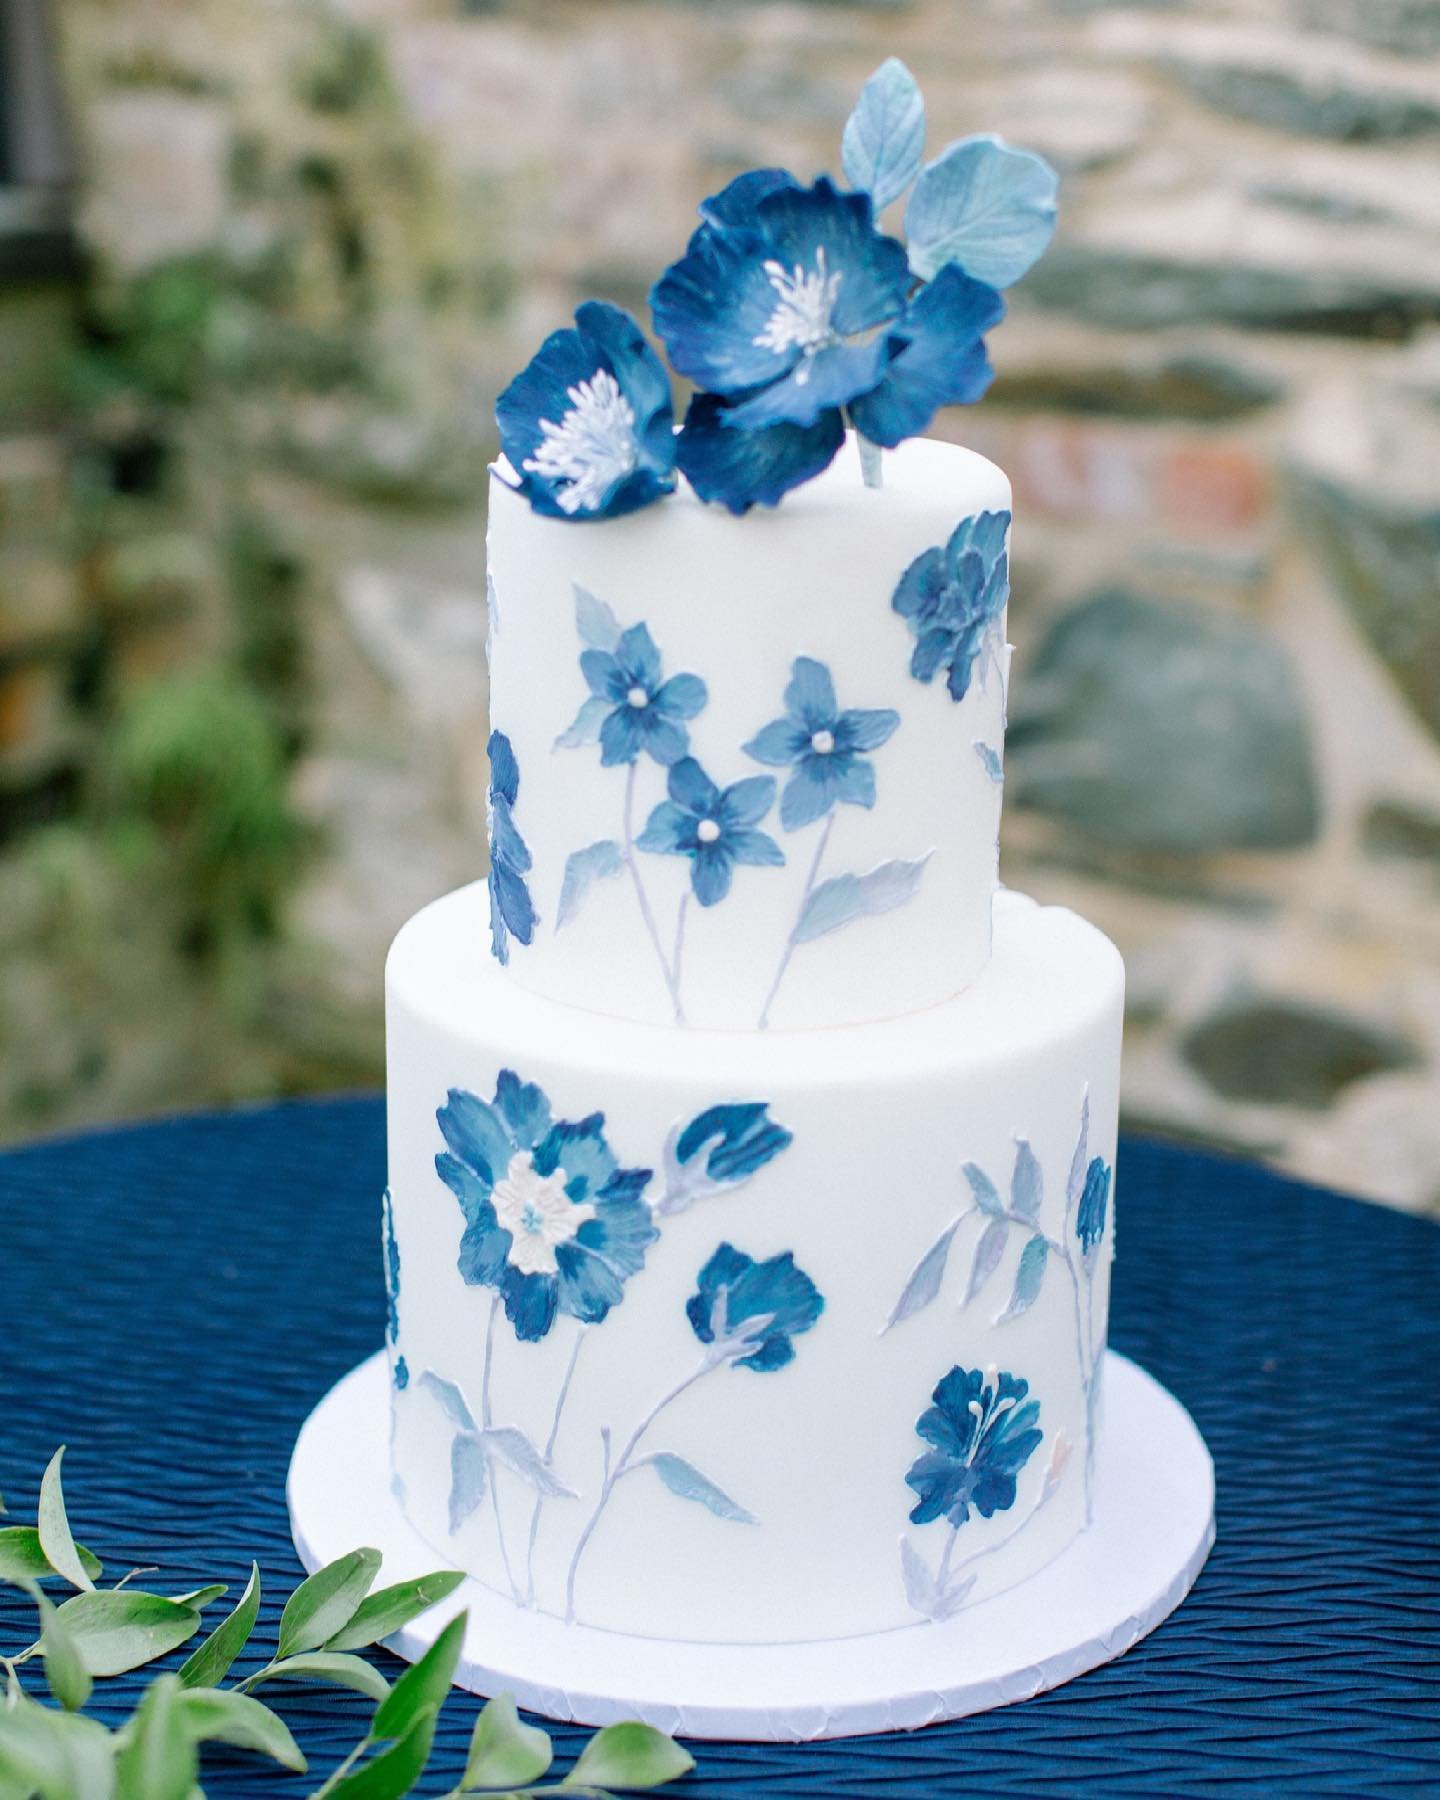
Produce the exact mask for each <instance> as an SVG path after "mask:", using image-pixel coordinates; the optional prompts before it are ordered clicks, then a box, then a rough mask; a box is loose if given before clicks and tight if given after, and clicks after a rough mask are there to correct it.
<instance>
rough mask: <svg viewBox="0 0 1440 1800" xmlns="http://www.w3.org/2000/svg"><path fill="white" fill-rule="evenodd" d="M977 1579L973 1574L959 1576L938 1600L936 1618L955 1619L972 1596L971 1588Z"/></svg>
mask: <svg viewBox="0 0 1440 1800" xmlns="http://www.w3.org/2000/svg"><path fill="white" fill-rule="evenodd" d="M975 1580H976V1578H975V1576H973V1575H959V1576H957V1577H956V1578H955V1580H954V1581H952V1582H951V1583H950V1585H949V1587H947V1588H946V1589H945V1591H944V1593H943V1594H941V1595H940V1598H939V1600H938V1601H937V1602H936V1607H935V1614H934V1616H935V1618H936V1619H937V1620H940V1619H953V1618H954V1617H955V1615H956V1613H958V1612H959V1611H960V1608H961V1607H962V1606H964V1604H965V1602H966V1601H967V1600H968V1599H969V1598H970V1590H971V1588H973V1587H974V1585H975Z"/></svg>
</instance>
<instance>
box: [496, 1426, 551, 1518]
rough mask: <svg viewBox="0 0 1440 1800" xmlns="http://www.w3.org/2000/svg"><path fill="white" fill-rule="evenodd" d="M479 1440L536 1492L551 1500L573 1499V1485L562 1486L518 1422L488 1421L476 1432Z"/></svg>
mask: <svg viewBox="0 0 1440 1800" xmlns="http://www.w3.org/2000/svg"><path fill="white" fill-rule="evenodd" d="M480 1442H481V1444H482V1445H483V1446H484V1447H485V1449H486V1450H488V1451H489V1452H490V1454H491V1455H492V1456H495V1457H497V1458H498V1459H499V1460H500V1461H501V1462H502V1463H504V1465H505V1467H506V1468H507V1469H513V1470H514V1472H515V1473H516V1474H517V1475H518V1476H519V1477H520V1479H521V1480H522V1481H528V1482H529V1483H530V1485H531V1487H533V1488H534V1489H535V1491H536V1493H537V1494H545V1495H547V1496H549V1497H550V1498H551V1499H555V1500H573V1499H574V1498H575V1490H574V1488H569V1487H566V1485H565V1483H564V1482H563V1481H561V1480H560V1479H559V1477H558V1476H556V1475H555V1474H554V1473H553V1472H552V1470H551V1469H550V1467H549V1466H548V1464H547V1463H546V1461H545V1458H544V1457H543V1456H542V1455H541V1454H540V1452H539V1451H538V1450H537V1449H536V1448H535V1446H534V1445H533V1444H532V1443H531V1442H530V1440H529V1438H528V1437H526V1435H525V1433H524V1432H523V1431H522V1430H521V1429H520V1427H519V1426H518V1425H492V1426H491V1427H490V1428H489V1429H488V1430H486V1431H482V1432H481V1433H480Z"/></svg>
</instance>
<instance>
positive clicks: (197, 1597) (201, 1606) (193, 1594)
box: [169, 1581, 230, 1612]
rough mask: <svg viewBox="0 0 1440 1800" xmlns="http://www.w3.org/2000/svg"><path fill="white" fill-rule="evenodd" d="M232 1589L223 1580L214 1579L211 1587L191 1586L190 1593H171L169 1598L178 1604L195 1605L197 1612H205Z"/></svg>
mask: <svg viewBox="0 0 1440 1800" xmlns="http://www.w3.org/2000/svg"><path fill="white" fill-rule="evenodd" d="M229 1592H230V1589H229V1588H228V1587H227V1586H226V1584H225V1583H224V1582H223V1581H212V1582H211V1583H210V1585H209V1587H201V1588H191V1590H190V1592H189V1593H188V1594H171V1595H170V1596H169V1598H170V1599H171V1600H173V1601H174V1602H175V1604H176V1605H177V1606H193V1607H194V1608H195V1610H196V1612H203V1611H204V1610H205V1608H206V1607H207V1606H210V1605H211V1604H212V1603H213V1602H214V1601H216V1600H223V1599H224V1598H225V1596H226V1595H227V1594H228V1593H229Z"/></svg>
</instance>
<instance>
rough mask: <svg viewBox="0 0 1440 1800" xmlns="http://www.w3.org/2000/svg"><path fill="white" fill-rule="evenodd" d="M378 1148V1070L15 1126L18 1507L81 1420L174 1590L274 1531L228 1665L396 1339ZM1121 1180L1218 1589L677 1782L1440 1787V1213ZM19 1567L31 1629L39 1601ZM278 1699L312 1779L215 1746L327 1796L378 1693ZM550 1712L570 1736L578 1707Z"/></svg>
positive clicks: (756, 1794) (1067, 1788)
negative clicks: (873, 1726)
mask: <svg viewBox="0 0 1440 1800" xmlns="http://www.w3.org/2000/svg"><path fill="white" fill-rule="evenodd" d="M383 1179H384V1121H383V1116H382V1109H381V1105H380V1103H379V1101H378V1100H374V1099H353V1100H339V1101H333V1102H323V1103H305V1104H295V1105H290V1106H283V1107H276V1108H268V1109H265V1110H262V1111H252V1112H237V1113H230V1114H226V1115H223V1116H218V1117H200V1118H191V1119H180V1120H175V1121H169V1122H165V1123H162V1124H157V1125H150V1126H142V1127H137V1128H133V1129H125V1130H118V1131H113V1132H107V1133H101V1134H96V1135H93V1136H88V1137H83V1138H77V1139H71V1140H69V1141H66V1142H58V1143H50V1144H40V1145H35V1146H30V1147H26V1148H22V1149H19V1150H16V1151H12V1152H10V1153H8V1154H6V1155H3V1156H0V1230H3V1249H0V1258H3V1261H0V1269H3V1297H4V1321H3V1328H0V1408H3V1410H0V1491H3V1493H4V1494H5V1496H6V1499H7V1501H8V1502H9V1504H10V1508H11V1517H12V1519H13V1520H26V1519H33V1517H34V1510H33V1508H34V1501H35V1494H36V1490H37V1487H38V1483H39V1477H40V1473H41V1471H42V1469H43V1468H44V1465H45V1463H46V1461H47V1460H48V1458H49V1456H50V1453H51V1451H52V1450H53V1449H54V1447H55V1446H56V1444H58V1443H60V1442H62V1441H63V1442H67V1443H68V1444H69V1446H70V1448H69V1451H68V1453H67V1456H66V1464H65V1480H66V1491H67V1496H68V1499H69V1504H70V1512H71V1518H72V1522H73V1524H74V1527H75V1531H76V1534H77V1536H79V1537H80V1538H81V1540H82V1541H83V1542H86V1543H88V1544H89V1545H90V1546H91V1547H92V1548H94V1549H95V1550H96V1551H97V1552H98V1553H99V1554H100V1555H101V1556H103V1557H104V1558H105V1561H106V1564H107V1578H110V1577H115V1576H118V1574H119V1573H120V1572H121V1571H123V1570H124V1569H125V1568H126V1567H128V1566H130V1565H131V1564H141V1563H144V1564H150V1563H158V1564H159V1565H161V1570H162V1573H161V1574H160V1575H157V1576H152V1577H150V1578H148V1579H149V1581H150V1584H151V1585H153V1586H155V1587H157V1588H159V1589H160V1590H161V1591H162V1592H178V1591H180V1590H181V1589H182V1588H186V1587H190V1586H192V1585H197V1584H199V1583H200V1582H202V1581H208V1580H212V1579H213V1580H228V1581H229V1582H231V1583H232V1594H231V1597H230V1600H228V1601H226V1602H224V1603H222V1605H229V1604H231V1603H233V1600H234V1598H235V1596H236V1595H237V1594H238V1592H239V1589H240V1588H241V1587H242V1586H243V1584H244V1581H245V1576H246V1573H247V1571H248V1568H249V1563H250V1558H251V1556H252V1555H253V1556H256V1557H257V1558H258V1559H259V1562H260V1565H261V1571H262V1576H263V1580H264V1582H265V1585H266V1602H267V1603H266V1606H265V1609H264V1612H263V1613H262V1616H261V1621H260V1624H259V1626H258V1627H257V1631H256V1634H255V1637H254V1639H253V1640H252V1649H251V1652H250V1653H248V1654H247V1656H246V1658H245V1659H244V1660H243V1661H242V1662H241V1663H240V1664H239V1665H237V1671H236V1672H237V1673H242V1672H244V1670H245V1669H246V1668H248V1667H251V1666H255V1665H256V1664H257V1663H258V1661H259V1660H260V1658H261V1656H262V1655H263V1654H266V1653H268V1650H269V1649H270V1647H271V1646H273V1643H274V1638H275V1630H276V1626H277V1623H278V1616H279V1604H278V1603H279V1601H280V1600H281V1599H282V1598H283V1596H284V1595H285V1594H286V1593H288V1592H289V1590H290V1588H291V1586H292V1585H293V1584H294V1583H295V1582H296V1581H297V1580H298V1579H299V1578H300V1575H301V1573H302V1571H301V1570H300V1567H299V1564H298V1562H297V1560H296V1557H295V1554H294V1551H293V1549H292V1548H291V1545H290V1539H289V1534H288V1528H287V1521H286V1514H285V1496H284V1483H285V1471H286V1467H287V1464H288V1461H289V1456H290V1450H291V1446H292V1445H293V1443H294V1440H295V1436H296V1433H297V1432H298V1431H299V1428H300V1425H301V1423H302V1421H303V1420H304V1418H305V1416H306V1414H307V1413H308V1412H309V1411H310V1409H311V1407H312V1406H313V1405H314V1403H315V1401H316V1400H317V1399H318V1398H319V1397H320V1396H321V1395H322V1394H323V1393H324V1392H325V1390H326V1389H327V1388H328V1387H329V1386H330V1385H331V1383H332V1382H334V1381H335V1380H336V1379H337V1378H338V1377H339V1376H341V1375H342V1374H344V1373H345V1371H346V1370H347V1369H349V1368H351V1367H352V1366H353V1365H354V1364H355V1363H357V1362H358V1361H360V1360H361V1358H363V1357H364V1356H366V1355H367V1354H368V1353H369V1352H370V1351H372V1350H374V1349H375V1348H376V1347H377V1346H378V1344H379V1342H380V1339H381V1333H382V1327H383V1310H384V1301H383V1288H382V1282H381V1270H380V1252H379V1194H380V1189H381V1186H382V1184H383ZM1118 1191H1119V1229H1120V1260H1119V1263H1118V1266H1117V1271H1116V1293H1115V1306H1114V1315H1113V1321H1112V1333H1111V1338H1112V1342H1113V1343H1114V1345H1115V1346H1116V1348H1117V1349H1120V1350H1122V1351H1124V1352H1125V1353H1126V1354H1127V1355H1129V1356H1132V1357H1135V1358H1136V1359H1137V1360H1138V1361H1139V1362H1141V1363H1142V1364H1143V1365H1144V1366H1145V1367H1146V1368H1147V1369H1149V1370H1151V1371H1152V1372H1153V1373H1154V1374H1155V1375H1156V1376H1158V1377H1159V1379H1160V1380H1161V1381H1163V1382H1164V1383H1165V1384H1166V1385H1167V1386H1168V1387H1169V1388H1171V1389H1172V1391H1173V1392H1174V1393H1175V1394H1177V1395H1178V1396H1179V1398H1180V1399H1181V1400H1182V1401H1183V1402H1184V1403H1185V1405H1186V1406H1188V1407H1189V1409H1190V1411H1191V1413H1192V1414H1193V1415H1194V1417H1195V1420H1196V1422H1197V1423H1198V1424H1199V1426H1200V1429H1201V1430H1202V1431H1203V1432H1204V1434H1205V1437H1206V1439H1207V1440H1208V1442H1209V1444H1210V1447H1211V1450H1212V1451H1213V1453H1214V1456H1215V1461H1216V1466H1217V1476H1218V1484H1219V1503H1218V1505H1219V1539H1218V1542H1217V1545H1216V1548H1215V1550H1214V1553H1213V1554H1212V1556H1211V1558H1210V1562H1209V1564H1208V1565H1207V1567H1206V1569H1205V1572H1204V1573H1203V1574H1202V1576H1201V1578H1200V1582H1199V1585H1198V1586H1197V1587H1196V1589H1195V1591H1194V1593H1193V1594H1192V1595H1191V1597H1190V1598H1189V1599H1188V1600H1187V1601H1186V1602H1185V1603H1184V1605H1183V1606H1182V1607H1181V1608H1180V1610H1179V1612H1178V1613H1177V1614H1176V1615H1175V1616H1174V1617H1173V1618H1172V1619H1170V1620H1169V1621H1168V1623H1166V1624H1165V1625H1162V1626H1161V1627H1160V1629H1159V1630H1158V1631H1157V1632H1156V1633H1155V1634H1154V1636H1152V1637H1150V1638H1148V1639H1146V1641H1145V1642H1144V1643H1142V1644H1141V1645H1140V1646H1139V1647H1138V1648H1137V1649H1135V1650H1133V1651H1132V1652H1131V1653H1130V1654H1129V1655H1128V1656H1126V1657H1123V1658H1122V1659H1121V1660H1120V1661H1119V1662H1117V1663H1112V1664H1111V1665H1109V1666H1108V1667H1106V1668H1103V1669H1097V1670H1096V1671H1094V1672H1093V1673H1092V1674H1089V1675H1086V1676H1084V1677H1082V1678H1081V1679H1080V1680H1078V1681H1075V1682H1072V1683H1071V1684H1070V1685H1069V1686H1067V1687H1064V1688H1061V1689H1059V1690H1058V1691H1057V1692H1055V1693H1052V1694H1045V1695H1042V1696H1041V1697H1040V1698H1038V1699H1035V1700H1031V1701H1027V1702H1026V1703H1024V1704H1023V1705H1020V1706H1012V1707H1008V1708H1005V1709H1004V1710H1002V1711H1000V1712H994V1713H989V1714H986V1715H984V1716H982V1717H979V1718H974V1719H966V1720H962V1721H959V1722H958V1723H956V1724H953V1725H943V1726H935V1727H932V1728H931V1729H929V1730H926V1731H923V1732H918V1733H914V1734H911V1735H907V1736H897V1737H884V1738H868V1739H860V1740H851V1741H844V1742H835V1743H827V1744H821V1745H815V1746H811V1747H807V1748H802V1749H795V1748H790V1747H767V1746H754V1745H736V1746H727V1745H701V1746H697V1754H698V1756H699V1768H698V1770H697V1771H696V1773H695V1775H694V1776H692V1777H691V1778H690V1780H689V1781H688V1782H686V1783H683V1784H681V1785H680V1786H679V1787H678V1788H676V1789H675V1790H673V1791H674V1792H675V1793H676V1794H677V1796H679V1795H682V1794H689V1795H695V1796H704V1797H706V1800H741V1796H744V1797H745V1800H780V1797H781V1796H787V1797H792V1796H801V1795H805V1796H818V1795H845V1796H867V1795H875V1796H885V1797H887V1800H888V1797H892V1796H893V1797H895V1800H898V1797H899V1796H902V1795H904V1796H937V1797H942V1796H943V1797H949V1796H954V1797H956V1800H960V1797H961V1796H964V1797H965V1800H975V1797H976V1796H984V1795H1015V1796H1024V1797H1025V1800H1037V1797H1038V1796H1048V1795H1067V1796H1068V1795H1082V1796H1104V1797H1105V1800H1117V1797H1120V1796H1126V1795H1138V1794H1144V1795H1164V1796H1167V1800H1187V1797H1189V1796H1213V1795H1220V1794H1224V1795H1227V1796H1228V1795H1260V1794H1264V1795H1296V1796H1299V1795H1305V1796H1309V1795H1320V1794H1345V1795H1354V1796H1364V1797H1365V1800H1385V1797H1386V1796H1389V1795H1392V1794H1419V1793H1422V1792H1424V1793H1430V1794H1434V1793H1436V1792H1440V1229H1437V1228H1436V1227H1435V1226H1434V1225H1432V1224H1428V1223H1425V1222H1423V1221H1419V1220H1415V1219H1409V1218H1405V1217H1402V1216H1400V1215H1398V1214H1395V1213H1391V1212H1386V1211H1383V1210H1381V1209H1380V1208H1377V1207H1368V1206H1364V1205H1362V1204H1360V1203H1358V1202H1356V1201H1352V1200H1347V1199H1343V1198H1340V1197H1339V1196H1336V1195H1332V1194H1326V1193H1320V1192H1316V1191H1314V1190H1312V1189H1306V1188H1302V1187H1300V1186H1298V1185H1296V1184H1294V1183H1292V1182H1288V1181H1285V1180H1283V1179H1281V1178H1280V1177H1278V1176H1275V1175H1271V1174H1267V1173H1263V1172H1262V1171H1260V1170H1258V1169H1255V1168H1252V1167H1249V1166H1248V1165H1245V1164H1242V1163H1236V1162H1228V1161H1225V1160H1222V1159H1220V1158H1217V1157H1213V1156H1209V1155H1203V1154H1199V1153H1196V1152H1192V1151H1188V1150H1182V1149H1173V1148H1167V1147H1161V1146H1159V1145H1155V1144H1151V1143H1146V1142H1138V1141H1133V1140H1132V1141H1129V1142H1127V1143H1125V1144H1124V1145H1123V1147H1122V1152H1121V1158H1120V1170H1119V1190H1118ZM4 1594H5V1598H4V1599H3V1601H0V1648H4V1649H6V1650H11V1649H13V1648H15V1647H18V1645H19V1644H20V1643H21V1642H22V1641H24V1637H25V1635H26V1634H27V1633H28V1627H29V1623H30V1620H31V1619H32V1618H33V1613H31V1612H30V1611H29V1607H28V1602H26V1601H25V1600H24V1599H23V1597H22V1596H20V1595H18V1594H17V1593H15V1592H14V1590H4ZM210 1617H211V1619H212V1621H213V1620H215V1619H216V1618H218V1617H219V1613H218V1612H214V1613H212V1614H211V1615H210ZM182 1654H183V1653H182ZM171 1660H172V1661H173V1662H178V1661H179V1660H180V1658H179V1656H177V1657H175V1658H172V1659H171ZM381 1660H382V1662H383V1663H384V1664H385V1665H386V1666H387V1669H388V1672H390V1673H391V1674H392V1675H393V1673H394V1672H395V1670H396V1668H397V1667H398V1665H396V1664H395V1662H394V1659H393V1658H390V1657H389V1656H388V1655H383V1654H382V1658H381ZM161 1666H164V1665H161ZM137 1687H138V1677H122V1678H121V1679H120V1680H118V1681H113V1682H109V1683H104V1684H101V1685H100V1686H99V1687H98V1688H97V1699H98V1700H99V1702H100V1705H99V1707H98V1708H97V1709H96V1710H99V1711H100V1712H101V1714H102V1716H105V1717H107V1718H109V1719H111V1720H112V1722H113V1721H114V1720H116V1719H118V1718H119V1717H121V1716H122V1715H123V1714H124V1713H125V1712H126V1711H127V1710H128V1709H129V1707H130V1706H131V1705H132V1704H133V1702H134V1698H135V1695H136V1691H137ZM268 1697H269V1698H270V1700H271V1701H272V1703H275V1704H278V1705H279V1706H280V1707H281V1709H282V1710H283V1711H284V1713H285V1715H286V1717H287V1719H288V1720H289V1721H290V1722H291V1724H292V1727H293V1729H294V1730H295V1733H296V1736H297V1737H298V1738H299V1740H300V1742H301V1744H302V1746H303V1748H304V1749H305V1750H306V1752H307V1754H309V1755H310V1757H311V1767H312V1779H310V1780H309V1781H306V1780H305V1779H303V1778H299V1777H293V1776H287V1775H285V1774H283V1773H282V1772H281V1771H279V1770H277V1769H275V1768H274V1767H273V1765H269V1764H266V1763H264V1762H262V1761H261V1760H260V1759H258V1758H254V1757H250V1758H245V1757H242V1756H240V1754H239V1753H229V1752H221V1753H218V1754H217V1753H213V1752H207V1754H206V1764H205V1771H204V1778H205V1787H206V1790H207V1792H208V1793H209V1794H210V1795H211V1796H212V1797H218V1796H261V1795H263V1796H266V1797H267V1800H268V1797H270V1796H283V1795H285V1794H287V1793H293V1794H295V1795H297V1796H303V1795H304V1794H305V1793H307V1792H308V1791H309V1790H310V1788H311V1787H313V1786H315V1785H317V1782H318V1778H319V1776H320V1775H322V1774H324V1773H325V1772H327V1771H328V1769H329V1768H330V1767H331V1766H332V1764H333V1763H334V1761H335V1760H336V1759H337V1758H338V1755H339V1754H340V1752H341V1751H342V1750H343V1749H346V1748H348V1747H349V1746H350V1744H351V1743H353V1742H354V1741H355V1740H356V1738H358V1737H359V1735H360V1734H361V1730H362V1726H363V1721H364V1719H365V1716H366V1710H367V1709H366V1703H365V1702H364V1701H362V1700H360V1699H359V1698H358V1696H351V1695H348V1694H342V1693H340V1692H339V1691H338V1690H335V1689H311V1688H301V1687H299V1686H298V1685H297V1686H295V1687H290V1688H287V1689H285V1690H283V1691H282V1689H280V1688H279V1687H276V1688H273V1689H271V1690H270V1692H269V1696H268ZM477 1705H478V1702H477V1701H475V1700H473V1699H471V1698H470V1697H469V1696H467V1695H461V1694H455V1695H453V1696H452V1697H451V1699H450V1701H449V1702H448V1704H447V1706H446V1708H445V1711H444V1714H443V1716H442V1720H441V1726H440V1733H439V1737H438V1739H437V1749H436V1754H435V1758H434V1762H433V1764H432V1771H431V1774H430V1776H429V1778H428V1779H427V1781H426V1783H425V1785H424V1787H423V1788H422V1790H421V1791H422V1792H424V1793H430V1794H438V1793H441V1792H443V1791H444V1789H445V1788H446V1787H448V1786H449V1785H451V1784H452V1783H453V1782H454V1781H455V1780H456V1778H457V1777H458V1775H459V1773H460V1771H461V1769H462V1767H463V1758H464V1746H465V1744H466V1743H467V1741H468V1738H469V1733H470V1729H471V1725H472V1721H473V1719H474V1715H475V1711H476V1707H477ZM555 1735H556V1739H557V1743H558V1744H560V1745H561V1746H562V1747H563V1748H564V1749H565V1750H566V1752H567V1753H568V1752H570V1751H571V1750H573V1748H574V1747H575V1746H576V1744H577V1743H578V1742H579V1741H580V1739H581V1737H582V1735H583V1734H581V1733H580V1732H578V1731H576V1730H573V1729H570V1728H565V1727H558V1728H556V1730H555ZM557 1766H561V1765H557ZM665 1791H666V1792H667V1793H668V1792H671V1791H672V1790H669V1789H667V1790H665Z"/></svg>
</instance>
